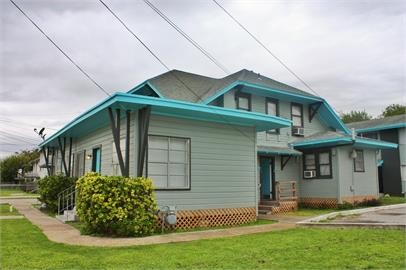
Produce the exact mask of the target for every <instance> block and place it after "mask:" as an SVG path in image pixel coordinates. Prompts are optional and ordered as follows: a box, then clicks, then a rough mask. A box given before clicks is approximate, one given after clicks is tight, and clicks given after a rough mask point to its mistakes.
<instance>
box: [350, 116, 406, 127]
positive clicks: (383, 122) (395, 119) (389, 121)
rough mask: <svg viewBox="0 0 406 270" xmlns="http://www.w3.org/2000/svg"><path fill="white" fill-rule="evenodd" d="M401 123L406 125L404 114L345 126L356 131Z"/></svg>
mask: <svg viewBox="0 0 406 270" xmlns="http://www.w3.org/2000/svg"><path fill="white" fill-rule="evenodd" d="M401 123H406V114H401V115H395V116H389V117H385V118H380V119H373V120H368V121H361V122H354V123H349V124H347V126H348V127H349V128H355V129H356V130H357V129H364V128H374V127H380V126H388V125H393V124H401Z"/></svg>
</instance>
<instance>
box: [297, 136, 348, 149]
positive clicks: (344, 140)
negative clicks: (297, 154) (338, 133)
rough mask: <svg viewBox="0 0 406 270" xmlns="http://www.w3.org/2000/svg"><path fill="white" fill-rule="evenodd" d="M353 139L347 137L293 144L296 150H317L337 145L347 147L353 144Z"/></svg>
mask: <svg viewBox="0 0 406 270" xmlns="http://www.w3.org/2000/svg"><path fill="white" fill-rule="evenodd" d="M351 143H352V139H351V138H349V137H348V138H347V137H337V138H328V139H319V140H310V141H299V142H294V143H292V145H293V147H295V148H315V147H323V146H335V145H345V144H351Z"/></svg>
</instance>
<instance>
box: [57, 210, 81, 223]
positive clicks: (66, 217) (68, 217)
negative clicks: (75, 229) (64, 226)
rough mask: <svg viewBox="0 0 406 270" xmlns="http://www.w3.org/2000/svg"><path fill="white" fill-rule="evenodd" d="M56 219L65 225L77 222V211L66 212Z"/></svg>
mask: <svg viewBox="0 0 406 270" xmlns="http://www.w3.org/2000/svg"><path fill="white" fill-rule="evenodd" d="M56 219H58V220H60V221H62V222H63V223H65V222H67V221H77V220H79V219H78V216H77V215H76V210H75V209H73V210H65V211H63V214H62V215H56Z"/></svg>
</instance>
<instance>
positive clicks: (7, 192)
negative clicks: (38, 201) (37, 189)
mask: <svg viewBox="0 0 406 270" xmlns="http://www.w3.org/2000/svg"><path fill="white" fill-rule="evenodd" d="M11 196H32V197H36V196H38V195H37V194H35V193H27V192H24V191H22V190H21V189H16V188H2V189H0V197H11Z"/></svg>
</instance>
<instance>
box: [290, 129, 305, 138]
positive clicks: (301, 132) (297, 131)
mask: <svg viewBox="0 0 406 270" xmlns="http://www.w3.org/2000/svg"><path fill="white" fill-rule="evenodd" d="M292 133H293V135H296V136H304V128H302V127H293V129H292Z"/></svg>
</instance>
